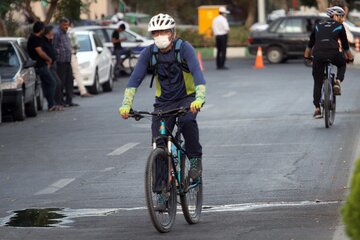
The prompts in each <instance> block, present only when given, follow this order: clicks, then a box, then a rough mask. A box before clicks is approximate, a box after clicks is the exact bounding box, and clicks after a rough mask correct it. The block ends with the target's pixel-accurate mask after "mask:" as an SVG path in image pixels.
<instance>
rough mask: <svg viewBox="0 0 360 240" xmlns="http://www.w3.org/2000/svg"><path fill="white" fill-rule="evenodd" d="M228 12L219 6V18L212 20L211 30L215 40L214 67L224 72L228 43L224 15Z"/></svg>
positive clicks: (227, 30)
mask: <svg viewBox="0 0 360 240" xmlns="http://www.w3.org/2000/svg"><path fill="white" fill-rule="evenodd" d="M229 13H230V12H229V11H228V10H226V8H225V7H223V6H221V7H220V8H219V16H217V17H216V18H214V20H213V22H212V30H213V33H214V35H215V40H216V49H217V54H216V67H217V69H222V70H226V69H228V68H227V67H226V66H225V60H226V48H227V42H228V34H229V31H230V27H229V23H228V21H227V19H226V15H227V14H229Z"/></svg>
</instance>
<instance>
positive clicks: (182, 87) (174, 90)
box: [119, 13, 206, 179]
mask: <svg viewBox="0 0 360 240" xmlns="http://www.w3.org/2000/svg"><path fill="white" fill-rule="evenodd" d="M175 25H176V24H175V20H174V19H173V18H172V17H171V16H169V15H168V14H162V13H160V14H158V15H155V16H153V17H152V18H151V20H150V22H149V24H148V31H149V32H151V34H152V37H153V38H154V41H155V43H154V44H152V45H150V46H148V47H146V48H145V49H144V50H143V51H142V52H141V54H140V57H139V60H138V62H137V64H136V66H135V69H134V71H133V73H132V74H131V76H130V79H129V82H128V84H127V87H126V89H125V93H124V100H123V103H122V106H121V107H120V108H119V113H120V115H121V116H122V117H123V118H124V119H127V118H128V114H129V112H130V109H131V106H132V103H133V99H134V95H135V93H136V90H137V88H138V87H139V85H140V84H141V82H142V81H143V79H144V77H145V75H146V73H147V69H148V66H149V64H151V59H152V58H153V57H155V55H154V53H155V49H156V48H157V49H158V50H159V51H158V52H157V54H156V55H157V56H156V57H157V64H156V66H153V70H155V80H156V97H155V103H154V111H166V110H170V109H173V108H179V107H188V106H190V110H191V112H188V113H186V114H185V115H184V116H180V117H179V122H180V125H181V127H182V135H183V136H184V139H185V148H186V150H187V153H188V156H189V160H190V165H191V166H190V171H189V175H190V177H191V178H192V179H196V178H198V177H199V176H200V174H201V171H202V167H201V159H202V146H201V144H200V142H199V129H198V125H197V122H196V116H197V112H198V111H199V110H200V108H201V107H202V106H203V104H204V103H205V93H206V88H205V83H206V82H205V79H204V76H203V74H202V71H201V69H200V65H199V62H198V61H197V58H196V53H195V50H194V48H193V47H192V45H191V44H190V43H188V42H186V41H182V44H181V47H180V49H179V50H180V51H179V52H178V54H180V56H181V61H182V63H179V62H178V61H177V59H176V57H175V56H176V47H175V45H176V41H179V40H180V39H176V31H175ZM185 68H187V69H185ZM186 71H187V72H186ZM174 124H175V119H169V120H168V122H167V125H168V126H169V127H170V131H172V129H173V127H174ZM159 127H160V118H159V117H153V118H152V126H151V129H152V137H153V139H155V138H156V137H157V136H159ZM159 144H160V143H159Z"/></svg>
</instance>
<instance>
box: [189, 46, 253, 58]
mask: <svg viewBox="0 0 360 240" xmlns="http://www.w3.org/2000/svg"><path fill="white" fill-rule="evenodd" d="M195 50H196V51H197V52H200V54H201V57H202V59H214V58H216V53H217V50H216V48H212V47H211V48H195ZM247 57H249V51H248V48H247V47H228V48H227V50H226V58H247Z"/></svg>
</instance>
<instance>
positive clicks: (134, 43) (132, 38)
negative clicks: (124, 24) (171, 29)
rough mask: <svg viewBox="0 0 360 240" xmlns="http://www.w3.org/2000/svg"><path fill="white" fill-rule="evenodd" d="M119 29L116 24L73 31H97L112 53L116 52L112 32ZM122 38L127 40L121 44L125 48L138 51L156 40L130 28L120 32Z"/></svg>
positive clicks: (80, 28) (78, 28)
mask: <svg viewBox="0 0 360 240" xmlns="http://www.w3.org/2000/svg"><path fill="white" fill-rule="evenodd" d="M115 29H117V26H116V25H109V26H84V27H75V28H73V29H72V30H73V31H81V30H88V31H92V32H96V34H97V35H98V36H99V38H100V40H101V41H102V42H103V43H104V45H105V46H106V47H107V48H109V49H110V51H111V53H112V54H114V46H113V43H112V42H111V39H112V34H113V32H114V30H115ZM120 38H126V39H127V40H126V41H124V42H122V43H121V46H122V47H124V48H132V49H134V50H135V51H137V52H140V51H141V50H142V49H143V48H145V47H147V46H149V45H151V44H153V43H154V40H151V39H149V38H146V37H144V36H141V35H139V34H137V33H135V32H133V31H131V30H130V29H126V30H125V31H124V32H121V33H120Z"/></svg>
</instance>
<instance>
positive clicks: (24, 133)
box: [0, 59, 360, 240]
mask: <svg viewBox="0 0 360 240" xmlns="http://www.w3.org/2000/svg"><path fill="white" fill-rule="evenodd" d="M253 63H254V60H252V59H250V60H231V61H229V63H228V65H229V67H230V70H228V71H217V70H215V67H214V63H213V62H205V63H204V65H205V77H206V80H207V102H206V105H205V108H204V109H203V110H202V111H201V113H200V114H199V116H198V123H199V126H200V137H201V142H202V145H203V150H204V161H203V167H204V174H203V176H204V211H203V215H202V220H201V222H200V223H199V224H196V225H191V226H190V225H188V224H187V223H186V222H185V220H184V218H183V216H182V214H181V211H179V214H178V215H177V220H176V223H175V227H174V229H173V231H172V232H170V233H168V234H159V233H158V232H157V231H156V230H155V229H154V228H153V226H152V224H151V222H150V218H149V216H148V213H147V210H146V209H145V200H144V190H143V189H144V183H143V181H144V169H145V161H146V158H147V155H148V153H149V152H150V147H151V146H150V140H151V137H150V129H149V128H150V121H148V120H146V119H144V120H142V121H140V122H135V121H133V120H127V121H125V120H122V119H121V118H120V117H119V116H118V114H117V109H118V107H119V106H120V103H121V101H122V94H123V90H124V87H125V84H126V78H123V79H121V81H120V82H116V85H115V89H114V91H113V92H112V93H106V94H100V95H99V96H96V97H93V98H86V99H82V98H79V97H77V98H75V99H74V101H75V102H77V103H79V104H80V107H76V108H70V109H66V110H65V111H64V112H56V113H48V112H43V113H41V114H40V115H39V116H38V117H36V118H32V119H26V120H25V121H24V122H5V123H3V124H2V125H0V225H1V226H0V239H1V240H12V239H36V240H43V239H67V240H68V239H77V240H80V239H86V240H91V239H101V240H105V239H165V238H166V239H169V238H173V239H187V240H188V239H249V240H256V239H259V240H267V239H277V240H282V239H288V240H290V239H294V240H299V239H304V240H305V239H306V240H312V239H314V240H315V239H316V240H322V239H323V240H329V239H336V240H337V239H343V237H341V236H342V235H343V233H342V231H341V229H342V227H341V226H342V223H341V221H340V214H339V209H340V208H341V206H342V204H343V201H344V200H345V196H346V193H347V191H348V188H347V186H348V179H349V176H350V174H351V170H352V164H353V161H354V159H355V158H356V155H357V154H359V151H358V150H359V148H358V146H359V139H360V121H359V119H360V105H359V102H360V94H359V92H360V81H358V79H359V77H358V75H359V73H360V69H357V68H354V67H350V68H349V69H348V71H347V74H346V80H345V82H344V84H343V89H342V92H343V95H342V96H341V97H340V98H339V99H338V102H337V109H338V112H337V115H336V119H335V125H334V126H333V127H332V128H330V129H325V126H324V121H323V119H321V120H314V119H313V118H312V113H313V106H312V77H311V69H310V68H306V67H304V65H303V64H302V63H301V61H290V62H289V63H286V64H281V65H266V68H265V69H253V68H252V65H253ZM149 82H150V78H149V77H148V78H147V79H146V80H145V81H144V83H143V84H142V86H141V87H140V88H139V91H138V93H137V95H136V100H135V103H134V108H135V109H139V110H140V109H141V110H151V109H152V102H153V98H154V91H155V89H149ZM49 208H58V209H54V211H55V212H56V213H58V214H61V215H55V216H54V214H52V215H47V214H46V213H44V212H46V211H47V210H48V209H49ZM25 209H41V211H39V212H41V213H42V214H44V215H43V216H51V217H53V218H56V216H57V217H59V219H58V220H59V221H60V222H57V223H56V224H55V225H54V227H11V226H5V225H6V223H9V222H14V221H11V220H10V218H11V217H14V213H13V211H18V210H25ZM32 211H35V210H32ZM30 212H31V210H28V211H26V213H27V217H28V218H31V217H32V216H33V215H31V214H30ZM25 219H26V218H22V219H20V220H19V222H16V223H15V225H18V224H29V221H28V220H25ZM12 220H14V218H13V219H12ZM36 224H38V226H40V225H42V224H44V222H42V221H40V220H39V219H38V221H37V222H36Z"/></svg>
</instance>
